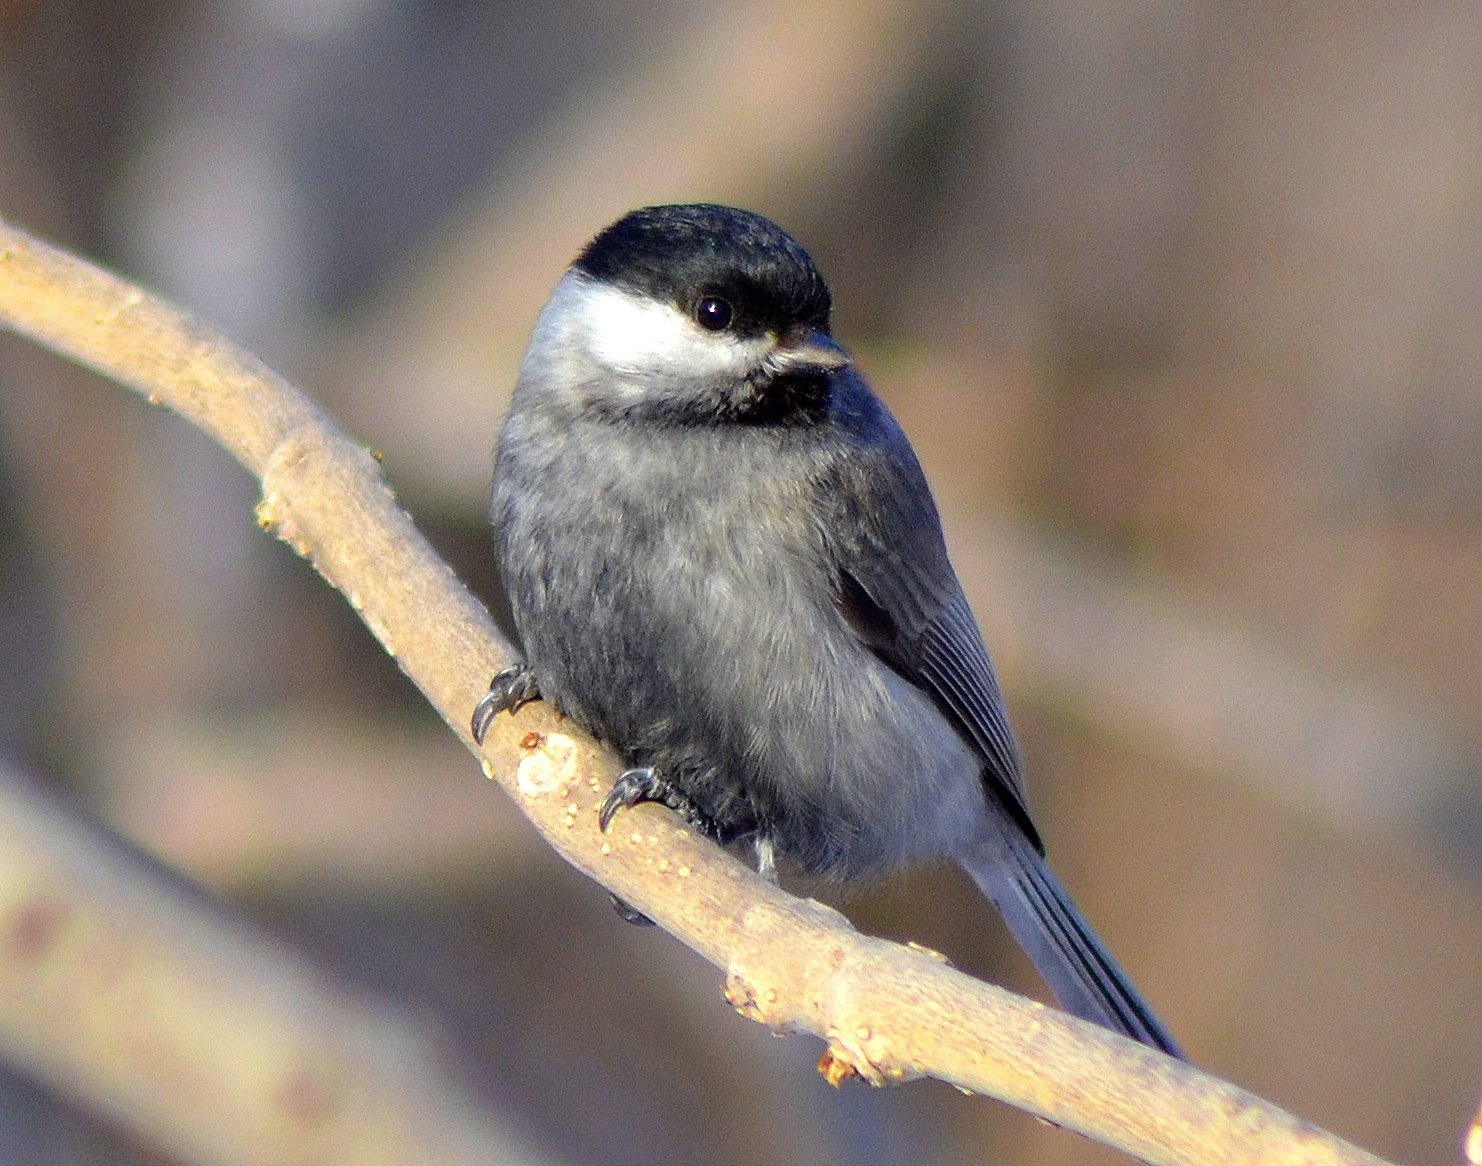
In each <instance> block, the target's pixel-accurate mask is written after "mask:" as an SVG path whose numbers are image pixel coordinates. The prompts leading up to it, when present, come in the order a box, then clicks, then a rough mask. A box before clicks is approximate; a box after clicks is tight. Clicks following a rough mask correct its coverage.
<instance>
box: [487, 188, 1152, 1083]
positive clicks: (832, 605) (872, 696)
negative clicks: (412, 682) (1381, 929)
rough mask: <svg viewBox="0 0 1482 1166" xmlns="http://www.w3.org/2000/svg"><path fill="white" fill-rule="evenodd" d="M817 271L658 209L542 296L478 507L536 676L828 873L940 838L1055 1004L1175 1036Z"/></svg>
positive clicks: (635, 793)
mask: <svg viewBox="0 0 1482 1166" xmlns="http://www.w3.org/2000/svg"><path fill="white" fill-rule="evenodd" d="M830 308H831V300H830V294H829V289H828V285H827V284H826V283H825V282H824V279H823V276H822V275H820V274H819V272H818V269H817V268H816V267H815V266H814V264H813V261H812V260H811V259H810V258H809V256H808V254H807V252H806V251H804V250H803V248H802V247H800V246H799V245H798V244H797V243H796V242H795V241H794V240H793V239H792V237H791V236H789V235H788V234H786V233H785V232H784V231H782V230H781V229H780V228H779V227H777V226H776V225H775V224H773V223H772V222H770V221H769V220H767V219H765V218H763V217H761V216H760V215H756V214H752V213H750V212H747V211H742V210H736V209H734V208H730V207H723V206H708V205H685V206H658V207H649V208H646V209H643V210H637V211H634V212H632V213H631V214H628V215H627V216H625V217H624V218H622V219H620V220H619V221H618V222H616V223H614V224H613V225H612V226H610V227H608V228H607V229H606V230H604V231H602V232H601V233H600V234H599V235H597V237H596V238H595V239H593V240H592V241H591V242H590V243H589V244H588V245H587V247H586V248H585V250H583V251H582V252H581V254H580V255H579V256H578V257H577V259H576V261H575V263H573V264H572V266H571V267H570V269H569V270H568V271H567V272H566V274H565V275H564V276H563V277H562V278H561V280H560V282H559V283H557V285H556V288H555V291H554V292H553V293H552V295H551V297H550V300H549V302H547V304H546V305H545V307H544V309H543V310H542V311H541V313H540V317H539V319H538V321H537V323H536V325H535V330H534V333H533V335H532V336H531V340H530V346H529V348H528V350H527V351H526V353H525V357H524V361H523V363H522V364H521V366H520V374H519V381H518V383H517V385H516V388H515V392H514V398H513V401H512V402H511V405H510V410H509V414H508V416H507V417H506V418H505V421H504V425H503V429H502V431H501V433H500V436H499V447H498V455H497V462H496V468H495V474H494V490H493V505H492V511H491V518H492V521H493V526H494V532H495V544H496V548H497V557H498V565H499V569H500V572H501V573H502V575H503V579H504V585H505V588H506V590H507V593H508V598H509V602H510V606H511V608H512V610H513V613H514V621H515V626H516V630H517V631H518V633H519V635H520V638H521V639H522V640H523V641H524V650H525V662H524V663H522V664H519V665H516V666H514V667H512V668H509V669H506V670H505V671H504V672H502V673H500V675H499V676H497V677H496V678H495V680H494V683H493V685H492V687H491V689H490V692H489V694H488V695H487V696H486V697H485V698H484V700H483V701H482V702H481V703H480V705H479V707H478V709H477V711H476V712H475V714H474V735H475V736H476V737H479V738H482V736H483V734H484V732H485V731H486V730H487V728H488V725H489V722H490V721H491V720H492V719H493V717H494V716H495V715H496V714H497V713H498V712H500V711H502V710H504V709H514V708H518V707H519V706H520V705H521V704H523V703H525V702H527V701H529V700H533V699H535V698H536V697H537V696H539V697H543V698H544V699H546V700H548V701H550V702H552V703H553V704H554V705H555V706H556V707H557V708H559V709H561V710H562V711H563V712H564V713H566V714H567V715H569V716H570V717H572V718H574V719H575V720H576V721H577V722H579V723H580V724H581V725H583V726H585V727H586V728H587V729H589V730H590V731H591V732H592V733H593V734H594V735H595V736H596V737H598V738H599V739H600V740H602V741H605V742H606V743H608V744H609V745H611V746H612V747H613V748H614V749H616V750H617V751H618V753H619V754H621V755H622V756H623V757H624V758H625V759H626V761H627V763H628V764H629V765H630V766H632V768H630V769H629V770H628V771H627V772H626V773H624V774H623V775H622V777H621V778H620V779H619V781H618V783H617V786H616V788H615V789H614V790H613V791H612V793H611V795H610V796H609V797H608V798H607V800H606V802H605V803H604V805H603V807H602V810H601V821H602V824H603V827H604V828H605V827H606V825H607V823H608V822H609V821H610V820H611V818H612V816H613V814H614V813H615V812H616V811H617V810H618V809H620V808H621V807H623V806H629V805H633V804H636V803H638V802H642V801H658V802H662V803H664V804H666V805H668V806H670V807H672V808H673V809H675V810H676V811H678V812H679V813H680V814H682V815H683V816H684V817H685V818H686V819H688V820H689V821H690V822H691V823H693V824H695V825H696V826H697V827H699V828H700V829H702V830H704V831H705V832H706V833H708V834H709V835H711V836H712V837H714V838H715V839H717V840H718V841H719V842H721V843H722V844H728V845H729V844H739V845H742V846H745V847H747V848H749V849H750V851H751V853H752V854H753V855H754V856H755V859H756V862H757V865H758V867H759V869H760V870H761V871H763V872H764V873H767V874H772V873H773V872H774V870H775V868H776V866H777V865H778V864H780V865H781V866H782V867H783V868H784V869H789V868H791V869H795V870H797V871H800V872H804V873H807V874H810V875H815V876H822V877H823V878H826V879H835V880H847V879H854V878H861V877H871V876H880V875H884V874H886V873H888V872H890V871H893V870H896V869H897V868H899V867H901V866H903V865H906V864H908V863H912V862H915V861H918V860H923V859H928V858H932V857H935V856H949V857H951V858H953V859H955V860H956V861H957V862H959V863H960V864H961V865H962V866H963V867H964V868H965V869H966V870H967V871H968V873H969V874H970V875H971V876H972V877H973V879H974V880H975V881H976V882H977V884H978V886H979V887H981V888H982V890H983V892H984V893H985V894H986V895H987V896H988V897H989V898H991V899H992V900H993V902H994V903H995V904H996V905H997V906H998V909H999V910H1000V911H1001V912H1002V914H1003V916H1004V919H1005V920H1006V921H1007V923H1008V926H1009V929H1010V930H1011V931H1012V933H1013V934H1014V936H1015V938H1016V939H1017V940H1018V942H1019V943H1020V944H1021V945H1023V947H1024V950H1025V951H1026V952H1027V953H1028V955H1029V957H1030V959H1031V960H1032V961H1033V962H1034V965H1035V967H1036V968H1037V969H1038V970H1039V972H1040V974H1041V975H1042V976H1043V977H1044V979H1045V981H1046V983H1047V984H1048V985H1049V987H1050V988H1051V990H1052V991H1053V992H1054V994H1055V995H1056V996H1057V997H1058V998H1059V1000H1060V1002H1061V1004H1062V1005H1063V1006H1064V1007H1065V1008H1066V1009H1068V1010H1069V1011H1070V1012H1072V1013H1075V1014H1076V1015H1078V1016H1081V1017H1084V1018H1086V1019H1088V1020H1092V1021H1095V1022H1098V1023H1100V1024H1103V1025H1105V1026H1106V1027H1108V1028H1111V1029H1113V1030H1115V1031H1117V1032H1121V1033H1124V1034H1126V1035H1127V1036H1130V1037H1132V1038H1134V1039H1136V1040H1140V1041H1144V1042H1146V1043H1147V1044H1150V1045H1153V1046H1155V1047H1157V1048H1159V1049H1162V1050H1164V1051H1165V1052H1168V1053H1171V1054H1173V1055H1175V1056H1177V1055H1180V1054H1179V1052H1178V1048H1177V1046H1176V1045H1175V1044H1174V1042H1173V1040H1172V1038H1171V1037H1170V1036H1169V1035H1168V1033H1167V1031H1166V1030H1165V1029H1164V1028H1163V1026H1162V1025H1161V1024H1160V1023H1159V1022H1158V1020H1157V1019H1156V1017H1154V1015H1153V1013H1152V1011H1151V1010H1150V1009H1149V1008H1148V1006H1147V1005H1146V1004H1145V1003H1144V1002H1143V1000H1142V999H1141V997H1139V996H1138V994H1137V992H1136V991H1135V990H1134V989H1133V988H1132V986H1131V984H1130V983H1129V982H1128V980H1127V977H1126V976H1125V974H1124V973H1123V972H1122V970H1121V969H1120V968H1119V967H1118V966H1117V964H1116V962H1115V961H1114V960H1113V959H1112V958H1111V956H1110V955H1109V954H1108V953H1107V951H1106V949H1105V948H1104V947H1103V946H1102V944H1101V942H1100V941H1099V940H1098V939H1097V937H1096V935H1095V933H1094V932H1093V931H1092V930H1091V928H1090V927H1089V926H1088V925H1087V923H1086V921H1085V919H1084V918H1082V916H1081V914H1080V912H1079V911H1078V910H1077V909H1076V908H1075V906H1074V904H1073V903H1072V902H1071V900H1070V898H1069V896H1068V895H1067V894H1066V892H1065V890H1064V888H1063V887H1061V885H1060V883H1059V882H1058V881H1057V880H1056V878H1055V876H1054V875H1053V874H1052V873H1051V872H1050V869H1049V867H1048V866H1047V865H1046V864H1045V859H1044V853H1043V849H1044V848H1043V844H1042V843H1041V840H1040V836H1039V832H1038V831H1037V830H1036V829H1035V825H1034V822H1033V820H1032V819H1031V817H1030V814H1029V808H1028V805H1027V804H1026V801H1025V796H1024V786H1023V780H1022V777H1021V762H1020V757H1019V751H1018V748H1017V746H1016V744H1015V742H1014V737H1013V734H1012V733H1011V731H1010V729H1009V724H1008V719H1007V717H1006V715H1005V713H1004V708H1003V701H1002V698H1001V697H1000V694H999V687H998V681H997V680H996V678H995V677H994V673H993V667H992V665H991V664H990V663H989V659H988V653H987V650H986V649H985V648H984V646H983V640H982V636H981V634H980V633H979V631H978V627H977V624H976V622H975V621H974V618H973V614H972V612H971V610H970V609H969V607H968V603H967V599H966V598H965V597H964V595H963V592H962V587H961V585H960V584H959V583H958V581H957V576H956V574H955V573H954V572H953V570H952V565H951V563H950V562H949V561H948V558H947V550H946V546H945V543H944V541H943V538H942V531H941V525H940V522H939V520H938V517H937V511H936V506H935V504H934V503H933V501H932V497H931V493H930V491H929V489H928V487H927V484H926V479H925V477H924V476H923V475H922V472H921V467H920V465H919V464H918V463H917V460H916V456H915V454H914V453H913V452H912V450H911V446H910V444H909V443H908V442H907V441H906V438H905V435H904V434H903V433H902V431H901V429H900V427H899V425H898V424H897V423H896V421H895V419H894V418H893V417H892V416H891V415H890V413H889V411H888V410H887V409H886V408H885V406H884V405H883V404H882V403H881V402H880V400H879V399H878V398H877V397H876V396H875V395H874V393H872V392H871V391H870V389H869V387H868V386H867V385H866V384H865V382H864V380H863V378H861V376H860V375H859V374H858V372H856V371H855V369H854V367H853V364H852V362H851V359H850V357H849V355H848V353H846V352H845V350H844V349H843V348H841V347H840V346H839V344H838V343H837V342H836V341H835V340H834V339H833V336H832V335H831V333H830V330H829V314H830Z"/></svg>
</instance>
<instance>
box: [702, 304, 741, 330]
mask: <svg viewBox="0 0 1482 1166" xmlns="http://www.w3.org/2000/svg"><path fill="white" fill-rule="evenodd" d="M733 315H735V313H734V312H733V311H732V310H731V305H730V303H729V302H727V301H726V300H723V299H721V298H720V297H719V296H706V297H705V298H704V299H702V300H701V301H700V302H699V303H698V304H696V305H695V321H696V322H697V323H698V324H699V325H700V327H701V328H705V329H708V330H709V331H711V332H724V331H725V330H726V329H727V328H729V327H730V326H731V317H732V316H733Z"/></svg>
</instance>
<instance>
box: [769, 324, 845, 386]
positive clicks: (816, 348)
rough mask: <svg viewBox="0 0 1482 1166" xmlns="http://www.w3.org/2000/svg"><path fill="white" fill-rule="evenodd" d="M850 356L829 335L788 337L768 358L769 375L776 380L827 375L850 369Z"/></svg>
mask: <svg viewBox="0 0 1482 1166" xmlns="http://www.w3.org/2000/svg"><path fill="white" fill-rule="evenodd" d="M850 363H851V360H850V356H849V354H848V353H847V352H845V351H844V349H843V348H841V347H840V345H839V342H838V341H837V340H835V339H834V338H833V337H832V336H830V335H829V334H828V333H827V332H821V331H818V330H814V331H810V332H799V333H788V334H785V335H783V336H781V337H780V338H779V339H778V341H777V346H776V347H775V348H773V349H772V351H771V352H770V353H768V354H767V360H766V365H767V371H768V372H770V373H771V374H772V375H773V376H784V377H785V376H797V375H799V374H802V375H806V374H809V373H812V374H815V375H817V374H825V373H831V372H839V371H841V370H842V369H846V368H848V367H849V365H850Z"/></svg>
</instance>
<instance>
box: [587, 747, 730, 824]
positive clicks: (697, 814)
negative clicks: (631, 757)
mask: <svg viewBox="0 0 1482 1166" xmlns="http://www.w3.org/2000/svg"><path fill="white" fill-rule="evenodd" d="M640 802H658V803H659V804H660V805H663V806H668V807H669V808H670V809H671V810H673V811H674V812H675V813H676V814H678V815H679V816H680V817H681V818H683V819H684V820H685V821H686V822H687V823H689V825H691V826H693V827H694V828H695V829H696V830H698V831H699V832H700V833H701V834H704V835H705V836H706V837H708V838H719V837H720V831H719V830H718V829H717V828H716V825H715V823H714V822H713V821H711V819H710V818H709V817H707V816H706V814H705V812H704V811H703V810H702V809H700V807H699V806H697V805H696V804H695V803H694V800H693V799H692V798H691V797H690V796H689V795H688V794H687V793H685V792H684V790H682V789H680V788H679V787H678V786H677V785H675V784H674V783H673V782H671V781H670V780H669V779H668V778H666V777H664V776H663V775H662V774H661V773H659V772H658V771H657V770H656V769H654V767H653V766H651V765H641V766H636V767H635V768H633V769H629V770H627V771H626V772H624V773H622V774H619V775H618V779H617V781H615V782H613V784H612V789H611V790H610V791H609V792H608V794H607V796H606V797H605V798H603V799H602V805H601V807H600V808H599V809H598V810H597V824H598V825H599V826H601V827H602V830H603V832H604V833H606V831H607V827H608V826H609V825H611V824H612V820H613V818H614V817H616V816H617V812H618V811H619V810H626V809H629V808H631V807H633V806H636V805H638V804H639V803H640Z"/></svg>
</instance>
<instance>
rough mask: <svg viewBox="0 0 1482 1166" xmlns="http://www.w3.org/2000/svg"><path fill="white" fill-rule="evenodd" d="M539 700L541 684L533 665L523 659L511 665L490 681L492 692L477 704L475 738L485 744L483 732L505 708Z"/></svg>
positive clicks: (510, 708) (485, 731)
mask: <svg viewBox="0 0 1482 1166" xmlns="http://www.w3.org/2000/svg"><path fill="white" fill-rule="evenodd" d="M539 699H540V685H539V684H538V683H537V682H536V680H535V673H533V672H531V671H530V665H528V664H526V663H525V662H524V661H523V660H521V661H520V662H518V663H516V664H511V665H510V666H509V667H508V668H506V669H504V671H502V672H500V673H499V675H497V676H496V677H494V679H493V680H491V681H489V691H488V692H486V693H484V697H483V699H482V700H480V701H479V703H478V704H477V705H475V706H474V710H473V726H472V728H473V739H474V740H475V741H476V742H478V743H479V744H480V745H482V744H483V743H484V734H485V733H487V732H488V731H489V726H490V724H492V723H493V721H494V718H495V717H497V716H498V715H499V714H500V713H502V712H505V711H506V710H508V711H509V712H512V713H514V712H519V710H520V708H521V707H522V706H524V705H527V704H529V703H530V702H531V701H532V700H539Z"/></svg>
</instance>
